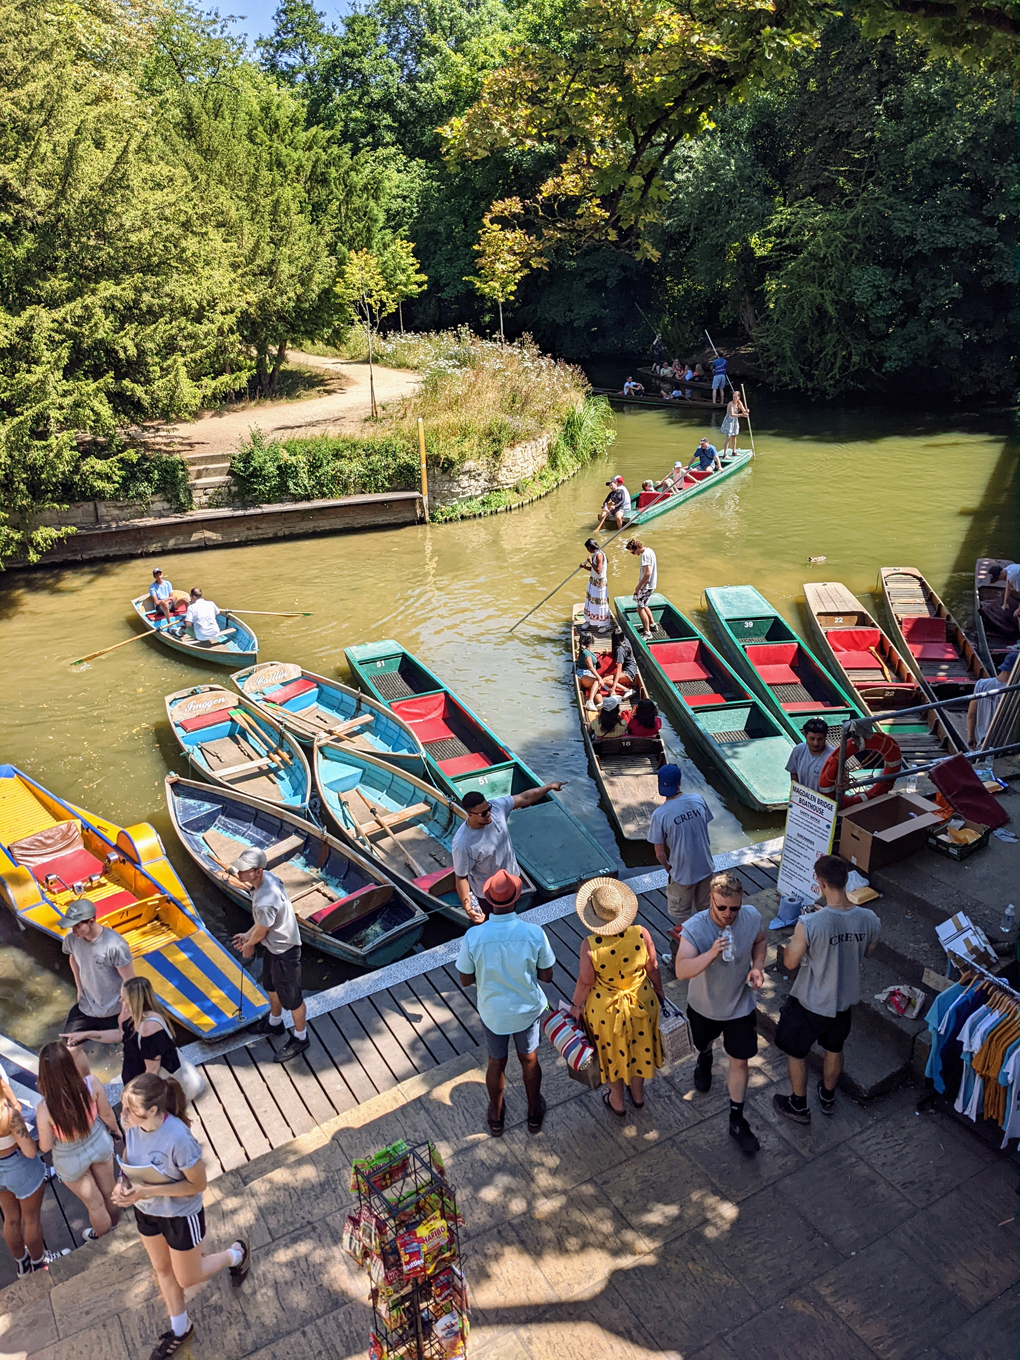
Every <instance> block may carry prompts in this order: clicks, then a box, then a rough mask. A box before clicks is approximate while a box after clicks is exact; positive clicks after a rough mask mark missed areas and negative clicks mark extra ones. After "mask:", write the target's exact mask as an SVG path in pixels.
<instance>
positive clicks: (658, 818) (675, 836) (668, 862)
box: [648, 765, 715, 925]
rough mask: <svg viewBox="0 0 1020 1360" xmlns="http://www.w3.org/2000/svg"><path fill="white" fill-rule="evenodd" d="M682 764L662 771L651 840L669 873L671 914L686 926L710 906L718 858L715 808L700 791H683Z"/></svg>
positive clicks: (651, 828)
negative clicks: (712, 829) (712, 827)
mask: <svg viewBox="0 0 1020 1360" xmlns="http://www.w3.org/2000/svg"><path fill="white" fill-rule="evenodd" d="M682 778H683V776H682V774H681V771H680V766H679V765H663V766H662V767H661V768H660V770H659V792H660V793H661V794H662V796H663V798H665V800H666V801H665V802H664V803H663V804H662V805H661V807H657V808H656V809H655V811H654V812H653V813H652V820H651V822H650V823H649V826H648V841H649V843H650V844H651V845H654V846H655V858H656V859H657V860H658V861H659V863H660V864H661V865H662V867H663V868H664V869H665V870H666V871H667V872H668V873H669V882H668V883H667V884H666V900H667V902H668V903H669V914H670V916H672V917H673V919H674V920H675V921H677V922H679V923H680V925H683V923H684V921H686V920H687V919H688V917H689V916H691V915H692V914H693V913H694V912H696V911H705V910H707V908H708V896H709V893H708V884H709V880H710V879H711V877H712V874H713V873H714V872H715V861H714V860H713V859H712V850H711V847H710V846H709V843H708V824H709V822H710V821H711V820H712V810H711V808H710V807H709V806H708V804H707V803H706V802H705V800H704V798H702V796H701V794H700V793H682V792H681V789H680V785H681V780H682Z"/></svg>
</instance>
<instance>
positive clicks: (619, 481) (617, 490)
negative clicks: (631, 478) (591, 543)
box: [595, 475, 630, 534]
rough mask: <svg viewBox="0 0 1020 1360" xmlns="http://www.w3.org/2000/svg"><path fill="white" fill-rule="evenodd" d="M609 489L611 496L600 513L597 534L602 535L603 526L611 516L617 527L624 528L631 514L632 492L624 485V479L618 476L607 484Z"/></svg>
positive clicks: (605, 501)
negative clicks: (625, 521)
mask: <svg viewBox="0 0 1020 1360" xmlns="http://www.w3.org/2000/svg"><path fill="white" fill-rule="evenodd" d="M606 486H608V487H609V495H608V496H607V497H606V499H605V500H604V501H603V502H602V509H601V510H600V511H599V522H598V524H597V526H596V528H595V532H596V533H597V534H598V533H601V532H602V526H603V524H605V522H606V520H607V519H608V518H609V516H610V515H612V516H613V518H614V519H615V520H616V527H617V528H618V529H622V528H623V523H624V520H625V519H626V518H627V517H628V516H629V514H630V492H629V491H628V490H627V488H626V487H625V486H624V484H623V478H622V477H620V476H619V475H617V476H616V477H614V478H613V479H612V481H609V482H606Z"/></svg>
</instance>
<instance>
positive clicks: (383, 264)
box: [379, 236, 429, 335]
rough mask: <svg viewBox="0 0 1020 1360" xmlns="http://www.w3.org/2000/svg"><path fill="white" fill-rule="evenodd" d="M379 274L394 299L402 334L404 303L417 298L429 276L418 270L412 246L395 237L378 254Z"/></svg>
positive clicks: (426, 283) (401, 238)
mask: <svg viewBox="0 0 1020 1360" xmlns="http://www.w3.org/2000/svg"><path fill="white" fill-rule="evenodd" d="M379 272H380V274H381V275H382V277H383V279H384V281H385V284H386V288H387V291H388V292H389V295H390V296H391V297H393V298H395V299H396V303H397V312H398V313H399V316H400V334H401V335H403V333H404V303H405V302H406V301H407V299H408V298H415V297H419V296H420V295H421V294H422V293H424V291H425V288H426V286H427V285H428V281H429V276H428V275H427V274H423V273H422V272H421V270H420V269H419V268H418V261H417V260H416V259H415V257H414V246H413V245H412V244H411V242H410V241H405V240H404V239H403V237H400V236H397V237H395V238H394V240H392V241H391V242H390V243H389V245H387V246H384V247H383V249H382V250H381V251H380V252H379Z"/></svg>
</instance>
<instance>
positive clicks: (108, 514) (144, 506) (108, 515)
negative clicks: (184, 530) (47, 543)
mask: <svg viewBox="0 0 1020 1360" xmlns="http://www.w3.org/2000/svg"><path fill="white" fill-rule="evenodd" d="M176 513H177V511H176V510H175V509H174V508H173V506H172V505H171V504H170V502H169V501H168V500H164V498H163V497H162V496H153V498H152V500H151V501H149V502H148V503H146V502H145V501H75V502H74V504H73V505H69V506H68V507H67V509H66V510H45V511H42V512H41V513H39V514H37V515H32V516H31V522H32V525H33V527H34V528H46V529H52V528H57V527H61V528H63V527H65V526H71V527H72V528H75V529H96V528H98V527H100V526H102V525H106V524H122V523H123V522H124V521H125V520H132V519H161V518H162V517H163V516H164V515H175V514H176ZM12 519H15V520H16V517H12Z"/></svg>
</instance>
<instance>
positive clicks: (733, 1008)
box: [676, 873, 767, 1157]
mask: <svg viewBox="0 0 1020 1360" xmlns="http://www.w3.org/2000/svg"><path fill="white" fill-rule="evenodd" d="M708 886H709V908H708V910H707V911H699V912H698V913H697V914H696V915H695V916H692V917H691V919H690V920H689V921H685V922H684V924H683V926H682V927H681V931H680V940H679V943H678V944H677V949H676V975H677V979H678V980H679V981H681V982H683V981H684V980H685V979H686V980H688V981H689V983H690V985H689V987H688V989H687V1018H688V1020H689V1021H690V1025H691V1038H692V1039H693V1041H694V1047H695V1048H696V1049H697V1050H698V1061H697V1063H696V1065H695V1068H694V1087H695V1090H697V1091H707V1090H708V1089H709V1088H710V1087H711V1085H712V1045H713V1043H714V1042H715V1040H716V1039H717V1038H718V1036H719V1035H720V1034H721V1035H722V1039H723V1047H724V1048H725V1050H726V1054H727V1056H728V1058H729V1073H728V1077H727V1080H728V1085H729V1091H730V1137H731V1138H735V1139H736V1140H737V1144H738V1146H739V1148H740V1150H741V1152H745V1153H746V1154H747V1155H748V1156H749V1157H753V1156H754V1154H755V1153H756V1152H757V1151H758V1149H759V1147H760V1146H761V1145H760V1143H759V1142H758V1139H757V1138H756V1137H755V1136H754V1134H753V1133H752V1132H751V1129H750V1127H749V1125H748V1123H747V1120H746V1119H745V1118H744V1096H745V1094H746V1093H747V1064H748V1061H749V1059H751V1058H753V1057H754V1055H755V1054H756V1053H757V1052H758V1025H757V1018H756V1014H755V996H754V993H755V991H756V990H757V989H758V988H759V987H761V986H762V985H763V983H764V981H765V951H766V948H767V943H766V941H767V935H766V931H765V930H764V928H763V927H762V922H761V915H760V914H759V912H758V909H757V908H756V907H752V906H749V905H747V904H746V903H744V901H743V898H744V889H743V885H742V884H741V882H740V879H739V878H738V877H737V875H736V874H734V873H720V874H713V875H712V878H711V881H710V882H709V885H708Z"/></svg>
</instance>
